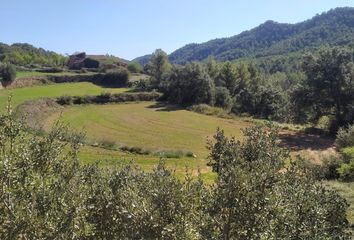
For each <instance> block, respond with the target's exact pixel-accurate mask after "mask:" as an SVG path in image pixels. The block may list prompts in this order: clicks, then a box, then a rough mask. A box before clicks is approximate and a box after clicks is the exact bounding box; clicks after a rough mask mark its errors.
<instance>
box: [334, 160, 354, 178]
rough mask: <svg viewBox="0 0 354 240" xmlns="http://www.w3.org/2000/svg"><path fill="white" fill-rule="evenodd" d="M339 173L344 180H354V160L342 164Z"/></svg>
mask: <svg viewBox="0 0 354 240" xmlns="http://www.w3.org/2000/svg"><path fill="white" fill-rule="evenodd" d="M338 173H339V175H340V178H341V180H343V181H353V180H354V160H352V161H351V162H349V163H345V164H342V165H341V166H340V168H338Z"/></svg>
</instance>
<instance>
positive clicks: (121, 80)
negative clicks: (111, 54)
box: [101, 69, 129, 87]
mask: <svg viewBox="0 0 354 240" xmlns="http://www.w3.org/2000/svg"><path fill="white" fill-rule="evenodd" d="M128 81H129V72H128V71H127V70H126V69H117V70H113V71H109V72H107V73H106V74H104V75H102V80H101V82H102V84H103V85H107V86H115V87H124V86H127V83H128Z"/></svg>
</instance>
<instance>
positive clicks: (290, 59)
mask: <svg viewBox="0 0 354 240" xmlns="http://www.w3.org/2000/svg"><path fill="white" fill-rule="evenodd" d="M353 16H354V9H353V8H349V7H348V8H336V9H333V10H330V11H328V12H325V13H323V14H321V15H317V16H315V17H313V18H312V19H310V20H307V21H304V22H300V23H297V24H285V23H277V22H274V21H267V22H265V23H263V24H261V25H260V26H258V27H256V28H254V29H251V30H249V31H244V32H242V33H241V34H238V35H236V36H233V37H229V38H219V39H215V40H211V41H208V42H205V43H198V44H197V43H192V44H188V45H186V46H184V47H182V48H180V49H177V50H176V51H174V52H173V53H171V54H170V55H169V60H170V62H171V63H174V64H183V65H184V64H186V63H190V62H193V61H199V62H202V61H206V60H207V59H208V57H209V56H213V57H214V58H215V59H216V60H218V61H234V60H239V59H242V60H248V61H253V62H255V63H256V64H257V65H258V66H260V67H262V69H263V70H264V71H266V72H272V73H275V72H276V71H277V70H278V71H285V70H286V71H293V70H298V69H299V67H300V66H299V64H298V63H297V61H299V60H300V59H301V56H302V54H303V53H304V52H305V51H311V52H313V51H316V50H318V49H319V48H321V47H333V46H345V47H349V48H353V46H354V17H353ZM150 57H151V55H146V56H143V57H140V58H136V59H135V60H134V61H139V62H140V64H142V65H145V64H146V63H147V62H148V61H147V60H148V59H149V58H150Z"/></svg>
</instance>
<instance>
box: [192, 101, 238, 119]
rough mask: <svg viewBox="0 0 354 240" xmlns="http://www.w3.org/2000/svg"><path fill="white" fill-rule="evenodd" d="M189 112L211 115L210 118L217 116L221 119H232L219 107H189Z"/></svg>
mask: <svg viewBox="0 0 354 240" xmlns="http://www.w3.org/2000/svg"><path fill="white" fill-rule="evenodd" d="M188 110H190V111H193V112H196V113H201V114H205V115H210V116H217V117H221V118H231V116H230V115H229V114H228V113H227V112H226V111H225V110H224V109H222V108H218V107H211V106H209V105H207V104H197V105H193V106H190V107H188Z"/></svg>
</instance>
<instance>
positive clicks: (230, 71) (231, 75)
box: [215, 62, 238, 96]
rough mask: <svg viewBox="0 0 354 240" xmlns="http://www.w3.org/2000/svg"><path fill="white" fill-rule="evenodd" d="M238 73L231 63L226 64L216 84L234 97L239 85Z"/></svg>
mask: <svg viewBox="0 0 354 240" xmlns="http://www.w3.org/2000/svg"><path fill="white" fill-rule="evenodd" d="M237 77H238V76H237V72H236V70H235V68H234V66H233V65H232V63H231V62H226V63H224V64H223V65H222V66H221V69H220V73H219V76H218V78H217V80H216V82H215V84H216V86H222V87H226V88H227V89H229V91H230V95H231V96H234V95H235V91H236V88H237V85H238V81H237V80H238V79H237Z"/></svg>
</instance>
